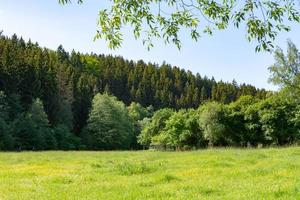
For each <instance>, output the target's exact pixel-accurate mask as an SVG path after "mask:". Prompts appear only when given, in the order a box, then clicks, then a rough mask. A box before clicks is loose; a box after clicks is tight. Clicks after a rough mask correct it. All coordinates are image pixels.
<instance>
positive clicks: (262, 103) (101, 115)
mask: <svg viewBox="0 0 300 200" xmlns="http://www.w3.org/2000/svg"><path fill="white" fill-rule="evenodd" d="M275 55H276V63H275V64H274V66H271V67H270V71H271V72H272V73H271V80H272V81H273V82H274V83H277V84H280V85H281V86H282V87H283V89H282V91H281V92H279V93H271V92H266V91H265V90H260V89H257V88H255V87H253V86H251V85H246V84H241V85H238V84H237V83H236V82H235V81H233V82H232V83H226V82H222V81H219V82H216V81H215V80H214V79H213V78H211V79H208V78H207V77H201V76H200V75H199V74H196V75H194V74H192V73H191V72H190V71H185V70H182V69H179V68H177V67H171V66H169V65H167V64H162V65H161V66H158V65H155V64H151V63H148V64H146V63H144V62H143V61H138V62H133V61H128V60H125V59H123V58H121V57H113V56H104V55H95V54H81V53H78V52H75V51H72V52H71V53H68V52H66V51H65V50H64V49H63V47H62V46H59V47H58V49H57V50H56V51H52V50H49V49H45V48H41V47H39V45H38V44H34V43H32V42H31V41H29V42H25V41H24V40H23V39H22V38H18V37H17V36H16V35H14V36H12V37H11V38H8V37H5V36H1V38H0V150H48V149H64V150H69V149H94V150H111V149H142V148H150V147H155V148H164V149H165V148H170V149H191V148H202V147H207V146H242V147H245V146H258V145H273V144H274V145H286V144H293V143H296V142H297V141H298V140H299V137H300V132H299V130H300V127H299V126H300V117H299V116H300V107H299V95H297V94H299V63H298V60H299V58H300V54H299V52H298V50H297V49H296V47H295V46H294V45H292V44H291V43H289V50H288V55H287V56H285V55H284V54H283V52H282V51H280V50H278V51H277V53H276V54H275Z"/></svg>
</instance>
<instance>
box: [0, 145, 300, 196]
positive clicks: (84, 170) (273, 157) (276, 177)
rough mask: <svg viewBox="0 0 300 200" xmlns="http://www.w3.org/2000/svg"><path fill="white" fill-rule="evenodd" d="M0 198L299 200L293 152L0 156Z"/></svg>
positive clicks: (296, 152) (299, 164) (299, 170)
mask: <svg viewBox="0 0 300 200" xmlns="http://www.w3.org/2000/svg"><path fill="white" fill-rule="evenodd" d="M0 199H1V200H2V199H4V200H6V199H9V200H10V199H20V200H21V199H22V200H27V199H28V200H29V199H30V200H32V199H39V200H41V199H53V200H62V199H72V200H73V199H91V200H94V199H101V200H102V199H103V200H109V199H114V200H115V199H141V200H142V199H188V200H190V199H300V148H297V147H292V148H282V149H256V150H255V149H250V150H249V149H245V150H240V149H212V150H202V151H194V152H151V151H137V152H23V153H0Z"/></svg>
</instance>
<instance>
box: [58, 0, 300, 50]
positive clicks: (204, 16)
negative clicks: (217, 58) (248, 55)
mask: <svg viewBox="0 0 300 200" xmlns="http://www.w3.org/2000/svg"><path fill="white" fill-rule="evenodd" d="M59 2H60V3H61V4H67V3H71V2H72V1H71V0H59ZM77 2H78V3H83V2H84V1H83V0H78V1H77ZM298 3H299V2H298V1H294V0H283V1H275V0H266V1H262V0H247V1H238V0H222V1H217V0H195V1H194V0H138V1H136V0H113V1H112V2H111V5H110V7H109V8H105V9H101V10H100V11H99V18H98V26H99V29H98V30H97V33H96V35H95V39H100V38H101V39H105V40H106V41H107V42H108V46H109V47H110V48H112V49H115V48H119V47H120V46H121V45H122V40H123V32H122V28H123V27H124V26H130V27H131V28H132V31H133V34H134V36H135V38H136V39H138V38H140V39H141V40H142V41H143V44H144V45H146V47H147V48H148V49H150V48H152V47H153V40H154V39H157V38H159V39H161V40H162V41H164V42H165V43H173V44H175V45H176V46H177V48H179V49H180V47H181V45H182V44H181V39H182V37H181V32H182V30H187V31H188V32H189V33H190V37H191V38H192V39H193V40H195V41H197V40H198V39H199V38H200V37H201V35H202V34H209V35H211V34H212V33H213V32H214V31H216V30H224V29H227V28H232V27H231V25H233V26H234V27H235V28H240V27H245V28H246V36H247V39H248V40H249V41H251V40H256V41H257V47H256V51H261V50H267V51H270V50H271V49H273V41H274V40H275V38H276V36H277V35H278V33H279V32H280V31H289V30H290V27H289V26H288V25H286V24H287V22H297V23H299V22H300V14H299V12H298V11H299V4H298Z"/></svg>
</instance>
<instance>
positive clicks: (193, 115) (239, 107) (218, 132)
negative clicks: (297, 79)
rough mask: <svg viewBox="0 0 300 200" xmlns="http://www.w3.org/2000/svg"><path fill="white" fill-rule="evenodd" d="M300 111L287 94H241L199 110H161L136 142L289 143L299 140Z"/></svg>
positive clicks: (186, 145)
mask: <svg viewBox="0 0 300 200" xmlns="http://www.w3.org/2000/svg"><path fill="white" fill-rule="evenodd" d="M299 113H300V107H299V105H298V104H297V103H296V101H294V100H292V99H287V98H286V94H277V95H272V96H270V97H269V98H267V99H264V100H258V99H255V98H253V97H251V96H242V97H240V99H239V100H237V101H236V102H233V103H230V104H229V105H226V104H221V103H217V102H208V103H205V104H203V105H201V106H200V107H199V108H198V109H188V110H186V109H184V110H179V111H174V110H170V109H162V110H159V111H157V112H156V113H154V115H153V117H152V118H151V119H150V120H149V121H148V123H147V124H145V126H144V128H143V130H142V132H141V134H140V135H139V142H140V143H141V144H143V145H144V146H146V147H151V146H153V147H155V148H163V149H166V148H169V149H192V148H204V147H207V146H239V147H247V146H252V147H256V146H258V145H262V146H268V145H290V144H295V143H297V142H298V141H299V139H300V126H299V122H300V121H299V120H300V118H299Z"/></svg>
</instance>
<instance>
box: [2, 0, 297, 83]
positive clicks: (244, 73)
mask: <svg viewBox="0 0 300 200" xmlns="http://www.w3.org/2000/svg"><path fill="white" fill-rule="evenodd" d="M105 2H108V0H87V1H86V2H85V3H84V4H83V5H76V4H75V3H74V4H71V5H67V6H62V5H59V4H58V3H57V0H0V30H3V31H4V34H5V35H8V36H10V35H11V34H13V33H16V34H17V35H19V36H22V37H23V38H25V39H29V38H31V40H32V41H37V42H38V43H39V44H40V45H41V46H45V47H48V48H51V49H56V48H57V46H58V45H60V44H62V45H63V46H64V48H65V49H66V50H69V51H70V50H72V49H75V50H76V51H80V52H95V53H104V54H113V55H121V56H123V57H125V58H127V59H133V60H139V59H143V60H145V61H147V62H148V61H150V62H155V63H158V64H161V63H162V62H163V61H166V62H167V63H170V64H172V65H174V66H175V65H176V66H178V67H181V68H185V69H189V70H191V71H192V72H194V73H197V72H199V73H200V74H201V75H207V76H209V77H211V76H214V77H215V79H216V80H221V79H222V80H224V81H232V80H233V79H235V80H236V81H237V82H239V83H241V82H246V83H250V84H253V85H255V86H257V87H260V88H267V89H276V87H274V86H273V85H272V84H269V83H268V81H267V80H268V77H269V73H268V70H267V68H268V67H269V66H270V65H271V64H272V63H273V60H274V59H273V55H271V54H270V53H265V52H260V53H256V52H255V50H254V48H255V45H256V44H255V43H249V42H248V41H247V40H246V37H245V32H244V31H245V30H244V29H241V30H236V29H230V30H225V31H221V32H215V33H214V35H213V36H205V35H204V36H203V37H202V38H200V40H199V41H198V42H194V41H192V40H191V39H190V38H189V37H186V38H183V39H182V42H183V47H182V49H181V50H178V49H177V48H176V47H175V46H172V45H167V46H166V45H164V43H163V42H156V45H155V47H154V48H153V49H151V50H150V51H148V50H147V49H146V48H145V47H144V46H143V45H142V42H141V41H140V40H135V39H134V37H133V36H132V33H131V32H130V31H129V30H128V29H127V28H126V29H125V30H124V34H125V36H124V43H123V46H122V47H121V48H120V49H117V50H110V49H108V48H107V44H106V43H105V41H96V42H94V41H93V36H94V34H95V31H96V28H97V26H96V20H97V15H98V11H99V9H100V8H104V7H107V5H106V4H105ZM299 33H300V24H295V25H292V31H291V32H289V33H282V34H280V35H279V37H278V39H277V40H276V42H275V44H276V45H278V46H280V47H282V48H283V49H285V47H286V40H287V39H288V38H289V39H291V40H292V41H293V42H294V43H295V44H296V45H297V46H299V47H300V36H299V35H300V34H299Z"/></svg>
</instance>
